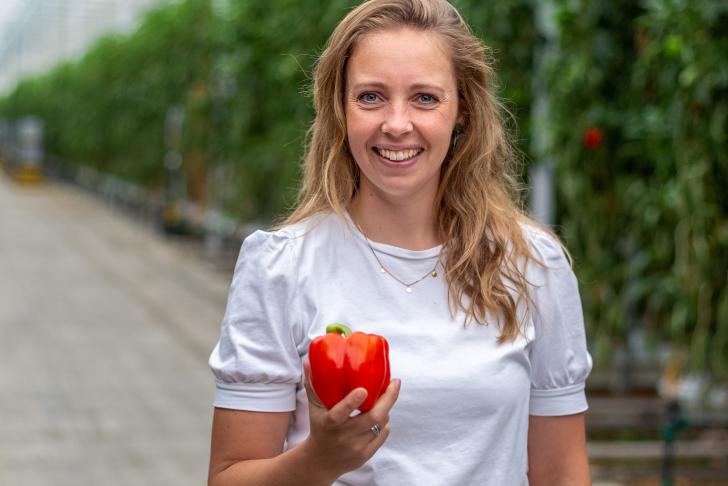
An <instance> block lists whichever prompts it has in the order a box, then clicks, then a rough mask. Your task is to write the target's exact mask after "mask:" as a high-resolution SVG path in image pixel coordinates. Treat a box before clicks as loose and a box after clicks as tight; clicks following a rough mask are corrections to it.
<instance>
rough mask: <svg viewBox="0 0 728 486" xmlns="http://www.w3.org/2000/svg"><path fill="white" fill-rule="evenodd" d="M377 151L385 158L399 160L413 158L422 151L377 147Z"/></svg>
mask: <svg viewBox="0 0 728 486" xmlns="http://www.w3.org/2000/svg"><path fill="white" fill-rule="evenodd" d="M377 152H379V155H381V156H382V157H384V158H385V159H389V160H392V161H396V162H399V161H401V160H407V159H411V158H412V157H414V156H415V155H417V154H418V153H420V151H419V150H417V149H407V150H387V149H380V148H378V149H377Z"/></svg>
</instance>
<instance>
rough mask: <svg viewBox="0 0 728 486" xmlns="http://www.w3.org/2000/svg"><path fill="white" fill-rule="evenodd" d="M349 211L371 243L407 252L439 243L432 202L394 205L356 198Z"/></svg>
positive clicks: (365, 198)
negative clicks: (391, 246) (395, 247)
mask: <svg viewBox="0 0 728 486" xmlns="http://www.w3.org/2000/svg"><path fill="white" fill-rule="evenodd" d="M348 209H349V214H350V215H351V218H352V219H353V220H354V223H356V225H357V226H358V227H359V229H360V230H361V231H362V232H363V233H364V234H365V235H366V237H367V238H368V239H369V240H371V241H376V242H379V243H386V244H388V245H393V246H397V247H400V248H406V249H408V250H427V249H429V248H432V247H435V246H437V245H439V244H440V243H442V240H441V239H440V237H439V235H438V231H437V226H436V223H435V210H434V207H433V205H432V202H429V203H428V202H427V201H424V202H422V201H409V202H407V203H393V202H388V201H382V200H381V199H376V198H367V197H361V194H358V195H357V196H356V197H355V198H354V201H352V203H351V205H350V206H349V208H348Z"/></svg>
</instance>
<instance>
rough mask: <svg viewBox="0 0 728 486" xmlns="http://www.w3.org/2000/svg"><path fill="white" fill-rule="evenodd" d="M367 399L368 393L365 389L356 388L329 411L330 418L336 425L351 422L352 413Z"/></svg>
mask: <svg viewBox="0 0 728 486" xmlns="http://www.w3.org/2000/svg"><path fill="white" fill-rule="evenodd" d="M366 398H367V391H366V389H365V388H361V387H360V388H355V389H353V390H352V391H350V392H349V394H348V395H346V396H345V397H344V399H343V400H341V401H340V402H339V403H337V404H336V405H334V406H333V408H332V409H331V410H329V418H330V419H331V421H332V422H333V423H334V425H341V424H343V423H345V422H346V421H347V420H349V416H350V415H351V412H353V411H354V410H356V409H357V408H359V406H360V405H361V404H362V403H364V400H366Z"/></svg>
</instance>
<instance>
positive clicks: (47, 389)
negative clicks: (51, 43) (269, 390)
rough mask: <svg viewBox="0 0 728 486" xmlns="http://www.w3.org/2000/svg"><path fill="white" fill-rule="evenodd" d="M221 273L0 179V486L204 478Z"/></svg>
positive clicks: (86, 203)
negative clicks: (210, 360) (211, 358)
mask: <svg viewBox="0 0 728 486" xmlns="http://www.w3.org/2000/svg"><path fill="white" fill-rule="evenodd" d="M230 277H231V274H230V273H229V272H223V271H219V270H215V269H214V268H212V267H211V266H210V265H209V264H205V263H204V261H202V260H201V259H200V258H199V257H197V256H195V254H194V253H193V252H191V251H190V250H185V249H184V247H182V246H180V245H179V244H173V243H171V242H169V241H165V239H164V238H163V237H161V236H159V235H157V234H155V233H154V231H152V230H151V229H149V228H146V227H144V226H141V225H140V224H138V223H136V222H133V221H130V220H129V219H128V218H127V217H126V216H123V215H120V214H116V213H115V212H114V211H113V210H112V209H111V208H109V207H107V206H105V205H104V204H101V203H99V202H98V201H97V200H95V199H94V198H92V197H90V196H87V195H85V194H82V193H79V192H77V191H74V190H73V189H70V188H67V187H64V186H61V185H55V184H51V183H46V184H43V185H40V186H34V187H21V186H17V185H16V184H14V183H12V182H11V181H9V180H8V179H7V178H6V177H5V176H4V175H3V174H2V173H0V484H2V485H15V484H22V485H24V486H48V485H54V486H65V485H68V486H71V485H72V486H85V485H88V486H91V485H93V486H99V485H140V486H141V485H144V486H150V485H175V486H183V485H190V486H191V485H195V486H199V485H201V484H205V482H206V477H207V461H208V454H209V434H210V420H211V412H212V406H211V403H212V399H213V390H214V387H213V380H212V375H211V373H210V372H209V370H208V368H207V357H208V355H209V353H210V351H211V350H212V347H213V346H214V344H215V341H216V339H217V335H218V328H219V322H220V319H221V318H222V315H223V312H224V310H225V300H226V296H227V291H228V285H229V281H230Z"/></svg>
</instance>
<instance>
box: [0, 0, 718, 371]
mask: <svg viewBox="0 0 728 486" xmlns="http://www.w3.org/2000/svg"><path fill="white" fill-rule="evenodd" d="M356 3H358V2H355V1H351V0H326V1H324V0H311V1H307V2H300V1H296V0H269V1H267V2H238V1H232V0H184V1H180V2H175V3H170V4H167V5H164V6H163V7H161V8H158V9H156V10H154V11H152V12H151V13H150V14H149V15H148V16H147V18H146V20H145V21H144V22H143V23H142V24H141V26H140V27H139V28H138V29H137V30H136V31H135V32H133V33H132V34H129V35H124V36H110V37H107V38H105V39H103V40H102V41H100V42H99V43H97V44H96V45H95V47H93V48H92V49H91V50H90V51H89V52H87V54H86V55H85V56H84V57H83V58H82V59H81V60H79V61H75V62H71V63H66V64H63V65H60V66H58V67H57V68H55V69H54V70H52V71H51V72H48V73H46V74H43V75H41V76H37V77H34V78H32V79H26V80H24V81H23V82H21V83H20V84H19V85H18V86H17V88H16V89H15V90H14V91H13V92H11V93H10V94H9V95H7V96H6V97H5V98H3V99H1V100H0V117H3V118H7V119H15V118H18V117H21V116H23V115H27V114H33V115H38V116H40V117H41V118H42V119H43V120H44V122H45V130H46V132H45V142H46V143H45V145H46V150H47V151H48V152H49V153H52V154H54V155H56V156H58V157H61V158H63V159H66V160H68V161H71V162H72V163H74V164H78V165H81V166H90V167H93V168H95V169H97V170H99V171H102V172H105V173H108V174H113V175H116V176H118V177H121V178H124V179H126V180H128V181H130V182H133V183H136V184H139V185H142V186H144V187H146V188H148V189H151V190H156V191H160V192H162V191H163V190H164V188H165V187H167V185H168V180H167V179H168V177H169V172H168V170H167V169H165V166H164V164H163V163H162V161H163V159H164V156H165V152H166V151H167V149H168V148H169V143H170V142H169V140H168V139H165V120H166V119H167V117H168V111H169V109H170V107H177V108H178V109H181V110H182V111H183V113H184V123H183V132H182V137H181V146H180V152H181V155H182V171H183V173H184V175H185V181H186V197H187V198H188V199H189V200H191V201H193V202H195V203H197V204H199V205H200V206H202V207H214V208H216V209H219V210H221V211H223V212H225V213H226V214H228V215H231V216H234V217H236V218H239V219H241V220H247V221H249V220H257V221H270V220H272V219H273V218H274V217H275V216H276V215H280V214H281V213H282V212H285V211H286V210H287V209H288V208H290V207H291V205H292V204H293V202H294V201H295V195H296V187H297V180H298V175H299V164H300V160H301V155H302V151H303V146H304V143H305V138H306V129H307V126H308V124H309V123H310V121H311V119H312V117H313V112H312V108H311V99H310V97H309V96H307V91H308V89H309V87H310V86H309V83H310V78H309V76H310V73H311V69H312V65H313V62H314V61H315V59H316V55H317V54H318V53H319V52H320V50H321V48H322V47H323V45H324V42H325V40H326V38H327V36H328V35H329V34H330V32H331V31H332V29H333V27H334V26H335V24H336V22H337V21H338V20H340V19H341V18H342V17H343V16H344V15H345V13H346V12H347V11H348V10H349V9H350V8H351V7H352V6H353V5H355V4H356ZM453 3H454V4H455V5H456V6H458V8H459V9H460V11H461V13H462V14H463V16H464V17H465V18H466V20H467V21H468V22H469V23H470V25H471V26H472V28H473V30H474V32H475V33H476V34H477V35H478V36H479V37H480V38H481V39H483V40H484V41H485V43H486V44H487V45H488V46H490V47H491V48H492V49H493V51H494V53H495V56H496V59H497V66H496V68H497V71H498V73H499V86H500V87H499V90H500V95H501V97H502V98H504V99H505V101H506V106H507V107H508V109H509V111H511V112H512V113H513V114H514V115H515V117H516V120H517V122H518V127H519V132H518V133H517V140H518V143H519V145H520V147H521V149H522V151H523V153H524V159H525V162H526V164H525V170H528V166H529V164H531V163H533V162H534V161H535V160H536V158H542V157H544V156H546V157H547V158H548V159H549V160H550V161H552V163H553V167H554V169H555V174H556V197H557V214H556V223H557V226H556V229H557V231H558V232H559V233H560V234H561V236H562V237H563V238H564V240H565V242H566V244H567V246H568V247H569V249H570V250H571V252H572V254H573V256H574V260H575V269H576V272H577V275H578V277H579V280H580V283H581V292H582V297H583V302H584V309H585V315H586V322H587V326H588V331H589V333H590V336H591V338H590V341H591V345H592V347H593V350H594V353H595V356H596V357H597V358H598V359H602V358H605V357H607V356H608V354H609V350H610V347H612V346H613V345H614V344H615V343H617V344H619V343H624V342H625V341H626V340H627V339H628V336H629V335H630V333H631V332H632V331H634V330H635V329H640V330H642V331H644V332H645V333H646V334H647V336H648V338H649V339H650V342H654V343H660V342H670V343H672V345H673V346H675V348H677V349H682V350H684V351H686V352H688V356H689V365H690V366H691V368H692V369H693V370H705V371H708V372H710V373H711V374H713V375H714V376H717V377H721V378H722V379H726V378H728V285H727V279H728V214H727V213H728V191H726V188H727V187H728V151H727V150H726V148H728V144H727V143H726V137H727V134H728V54H727V53H728V29H726V28H725V26H726V25H728V4H727V3H726V2H725V1H722V0H692V1H688V0H643V1H639V2H635V1H628V0H615V1H613V2H604V1H595V0H557V1H555V2H554V4H555V10H554V11H553V12H552V13H553V14H554V19H553V20H555V24H556V25H557V27H558V28H557V35H556V36H555V38H547V37H545V36H544V35H543V33H542V32H539V29H538V28H537V23H536V22H535V21H534V18H535V8H536V7H535V2H533V1H528V0H491V1H488V2H483V1H478V0H458V1H454V2H453ZM545 44H549V45H550V48H549V50H548V55H547V56H546V57H545V59H544V61H543V63H541V62H537V60H536V59H535V57H536V56H535V52H537V51H538V49H539V48H542V47H543V46H544V45H545ZM536 77H537V78H538V80H539V82H541V83H543V84H544V86H545V87H546V91H547V93H548V98H549V106H550V109H549V111H548V115H547V123H545V124H544V126H543V127H540V128H539V130H543V133H542V134H541V135H542V136H543V137H545V140H546V141H547V142H546V144H545V147H544V150H543V151H542V152H543V153H539V154H533V153H532V149H531V147H532V146H533V144H532V143H531V135H532V133H533V130H534V128H533V126H532V122H531V118H532V117H531V112H532V104H533V102H534V94H533V93H534V89H533V86H534V78H536Z"/></svg>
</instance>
